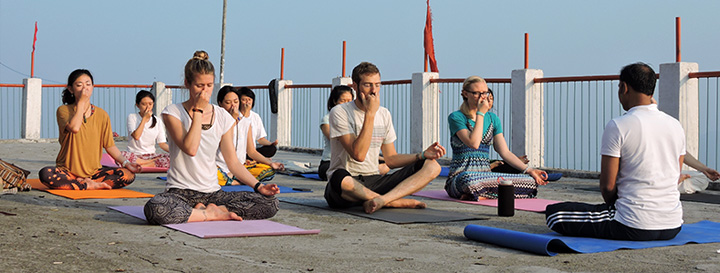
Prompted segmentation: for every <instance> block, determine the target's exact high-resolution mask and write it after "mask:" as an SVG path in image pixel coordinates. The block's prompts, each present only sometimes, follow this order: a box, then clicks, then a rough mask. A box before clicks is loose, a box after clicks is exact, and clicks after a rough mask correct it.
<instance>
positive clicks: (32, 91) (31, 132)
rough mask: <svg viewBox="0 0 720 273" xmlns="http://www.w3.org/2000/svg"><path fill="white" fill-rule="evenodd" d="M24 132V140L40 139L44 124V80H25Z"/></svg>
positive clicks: (22, 133)
mask: <svg viewBox="0 0 720 273" xmlns="http://www.w3.org/2000/svg"><path fill="white" fill-rule="evenodd" d="M23 85H25V87H23V105H22V106H23V108H22V109H23V110H22V111H23V112H22V121H23V125H22V132H21V137H22V138H24V139H40V127H41V124H42V118H41V117H42V79H38V78H27V79H23Z"/></svg>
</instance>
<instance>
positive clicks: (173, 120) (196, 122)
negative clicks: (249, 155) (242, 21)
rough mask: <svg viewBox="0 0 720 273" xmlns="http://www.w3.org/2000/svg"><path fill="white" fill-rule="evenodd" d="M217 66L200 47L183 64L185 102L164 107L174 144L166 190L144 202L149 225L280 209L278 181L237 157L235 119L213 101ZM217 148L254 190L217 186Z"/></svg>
mask: <svg viewBox="0 0 720 273" xmlns="http://www.w3.org/2000/svg"><path fill="white" fill-rule="evenodd" d="M214 82H215V68H214V67H213V65H212V63H211V62H210V61H208V55H207V53H206V52H205V51H197V52H195V55H194V56H193V58H192V59H190V60H189V61H188V62H187V64H186V65H185V86H186V87H187V88H188V93H190V97H189V98H188V100H187V101H185V102H182V103H178V104H173V105H169V106H168V107H166V108H165V110H163V112H162V117H163V120H164V121H165V126H166V127H167V133H168V145H169V146H170V169H169V170H168V177H167V182H166V184H165V192H163V193H159V194H157V195H155V196H154V197H153V198H151V199H150V200H148V202H147V203H146V204H145V208H144V212H145V218H146V219H147V221H148V222H149V223H151V224H178V223H185V222H202V221H218V220H243V219H246V220H253V219H266V218H270V217H273V216H274V215H275V213H277V210H278V200H277V198H275V194H277V193H279V192H280V190H279V189H278V187H277V185H274V184H263V183H260V182H258V181H257V180H256V179H255V177H253V176H252V175H250V173H249V172H248V171H247V170H246V169H245V168H244V167H243V165H242V163H240V161H238V159H237V157H236V156H235V150H234V148H235V147H234V146H233V138H232V128H233V124H234V122H233V118H232V116H230V114H228V112H227V111H225V110H224V109H222V108H220V107H219V106H214V105H212V104H210V95H211V94H212V91H213V83H214ZM218 149H220V150H221V151H222V154H223V156H225V159H226V162H227V165H228V168H229V169H230V171H232V173H233V174H236V176H238V180H240V181H241V182H242V183H243V184H245V185H248V186H251V187H253V188H254V189H255V192H225V191H223V190H222V189H221V188H220V185H218V180H217V166H216V165H215V156H216V154H217V151H218Z"/></svg>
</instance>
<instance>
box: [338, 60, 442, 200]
mask: <svg viewBox="0 0 720 273" xmlns="http://www.w3.org/2000/svg"><path fill="white" fill-rule="evenodd" d="M352 80H353V86H354V87H355V90H356V91H357V97H356V99H355V100H354V101H352V102H349V103H345V104H342V105H338V106H335V107H334V108H333V109H332V110H331V111H330V145H331V150H332V157H331V159H330V168H329V169H328V172H327V174H328V177H329V178H330V179H329V181H328V184H327V186H326V187H325V200H326V201H327V202H328V205H329V206H330V207H332V208H348V207H352V206H359V205H362V206H363V208H364V210H365V212H366V213H373V212H375V211H377V210H379V209H381V208H383V207H395V208H416V209H420V208H425V207H426V205H425V203H423V202H420V201H418V200H415V199H407V198H403V197H405V196H408V195H410V194H413V193H415V192H417V191H419V190H421V189H422V188H423V187H425V186H426V185H427V184H428V183H430V181H432V180H433V179H434V178H435V177H437V176H438V174H440V165H439V164H438V163H437V161H435V160H436V159H438V158H440V157H442V156H443V155H445V148H443V147H442V146H441V145H440V144H439V143H437V142H435V143H433V144H432V145H430V147H428V148H427V149H426V150H424V151H423V152H421V153H417V154H398V153H397V152H396V151H395V144H394V142H395V139H396V138H397V137H396V135H395V129H394V127H393V123H392V118H391V116H390V112H389V111H388V110H387V109H386V108H385V107H381V106H380V87H381V82H380V70H378V68H377V67H376V66H375V65H374V64H371V63H368V62H363V63H360V64H359V65H358V66H356V67H355V68H354V69H353V71H352ZM380 151H382V154H383V156H384V158H385V163H386V164H387V165H388V167H390V168H391V169H393V168H400V167H402V169H400V170H398V171H396V172H394V173H392V174H387V175H380V174H379V172H378V156H379V155H380Z"/></svg>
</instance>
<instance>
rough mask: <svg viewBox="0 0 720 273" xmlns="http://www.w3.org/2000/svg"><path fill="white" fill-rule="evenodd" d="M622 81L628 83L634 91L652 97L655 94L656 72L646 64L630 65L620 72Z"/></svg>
mask: <svg viewBox="0 0 720 273" xmlns="http://www.w3.org/2000/svg"><path fill="white" fill-rule="evenodd" d="M620 81H621V82H624V83H626V84H627V85H629V86H630V87H632V89H633V90H635V91H637V92H640V93H643V94H645V95H648V96H652V95H653V93H655V83H656V82H657V79H656V77H655V71H654V70H653V69H652V67H650V66H649V65H647V64H646V63H641V62H637V63H634V64H629V65H626V66H625V67H623V69H622V70H620Z"/></svg>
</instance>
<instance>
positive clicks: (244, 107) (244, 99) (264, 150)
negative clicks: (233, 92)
mask: <svg viewBox="0 0 720 273" xmlns="http://www.w3.org/2000/svg"><path fill="white" fill-rule="evenodd" d="M239 92H240V115H242V117H243V118H247V119H250V124H251V125H252V130H251V131H252V137H253V138H252V141H253V146H255V143H256V142H257V144H260V145H262V146H260V147H257V148H256V149H257V151H258V152H259V153H260V154H262V155H263V156H264V157H267V158H271V157H273V156H274V155H275V152H277V144H278V141H277V140H275V141H273V142H270V140H268V139H267V132H265V126H264V125H263V121H262V119H260V115H258V114H257V113H255V112H254V111H252V109H253V107H255V93H254V92H253V91H252V89H250V88H247V87H241V88H240V90H239Z"/></svg>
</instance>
